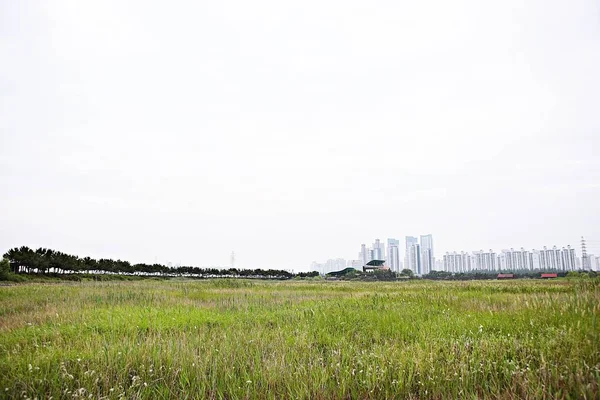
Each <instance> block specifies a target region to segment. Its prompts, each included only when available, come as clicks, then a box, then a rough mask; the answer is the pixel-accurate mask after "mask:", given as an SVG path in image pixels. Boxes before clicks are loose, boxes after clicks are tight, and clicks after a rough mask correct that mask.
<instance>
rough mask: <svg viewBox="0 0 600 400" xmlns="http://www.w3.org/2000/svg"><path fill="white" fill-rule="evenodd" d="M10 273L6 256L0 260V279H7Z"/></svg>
mask: <svg viewBox="0 0 600 400" xmlns="http://www.w3.org/2000/svg"><path fill="white" fill-rule="evenodd" d="M9 274H10V263H9V262H8V260H7V259H6V258H3V259H2V260H1V261H0V281H5V280H8V276H9Z"/></svg>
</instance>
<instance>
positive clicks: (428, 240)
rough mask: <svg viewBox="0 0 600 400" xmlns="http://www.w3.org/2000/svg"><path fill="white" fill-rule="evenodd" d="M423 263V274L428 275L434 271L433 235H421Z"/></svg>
mask: <svg viewBox="0 0 600 400" xmlns="http://www.w3.org/2000/svg"><path fill="white" fill-rule="evenodd" d="M421 263H422V265H423V268H422V269H423V274H428V273H430V272H431V271H432V270H433V269H434V256H433V235H431V234H429V235H421Z"/></svg>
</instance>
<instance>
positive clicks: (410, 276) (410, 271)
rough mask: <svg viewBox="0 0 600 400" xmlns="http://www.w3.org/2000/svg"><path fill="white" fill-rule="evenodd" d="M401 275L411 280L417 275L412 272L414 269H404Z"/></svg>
mask: <svg viewBox="0 0 600 400" xmlns="http://www.w3.org/2000/svg"><path fill="white" fill-rule="evenodd" d="M400 275H404V276H408V277H409V278H414V276H415V273H414V272H413V271H412V269H408V268H404V269H403V270H402V272H400Z"/></svg>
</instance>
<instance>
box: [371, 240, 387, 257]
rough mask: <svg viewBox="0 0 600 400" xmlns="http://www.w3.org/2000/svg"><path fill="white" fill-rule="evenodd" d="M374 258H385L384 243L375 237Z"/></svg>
mask: <svg viewBox="0 0 600 400" xmlns="http://www.w3.org/2000/svg"><path fill="white" fill-rule="evenodd" d="M372 251H373V260H385V249H384V248H383V243H381V241H380V240H379V239H375V243H373V248H372Z"/></svg>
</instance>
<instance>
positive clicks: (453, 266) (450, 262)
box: [444, 251, 473, 273]
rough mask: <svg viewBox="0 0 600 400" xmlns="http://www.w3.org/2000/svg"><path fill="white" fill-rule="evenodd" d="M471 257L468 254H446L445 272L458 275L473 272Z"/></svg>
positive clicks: (462, 252)
mask: <svg viewBox="0 0 600 400" xmlns="http://www.w3.org/2000/svg"><path fill="white" fill-rule="evenodd" d="M472 261H473V257H472V256H471V255H470V254H469V253H465V252H464V251H461V252H460V253H457V252H455V251H454V252H452V253H448V252H446V255H445V256H444V270H446V271H447V272H453V273H460V272H470V271H472V270H473V262H472Z"/></svg>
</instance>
